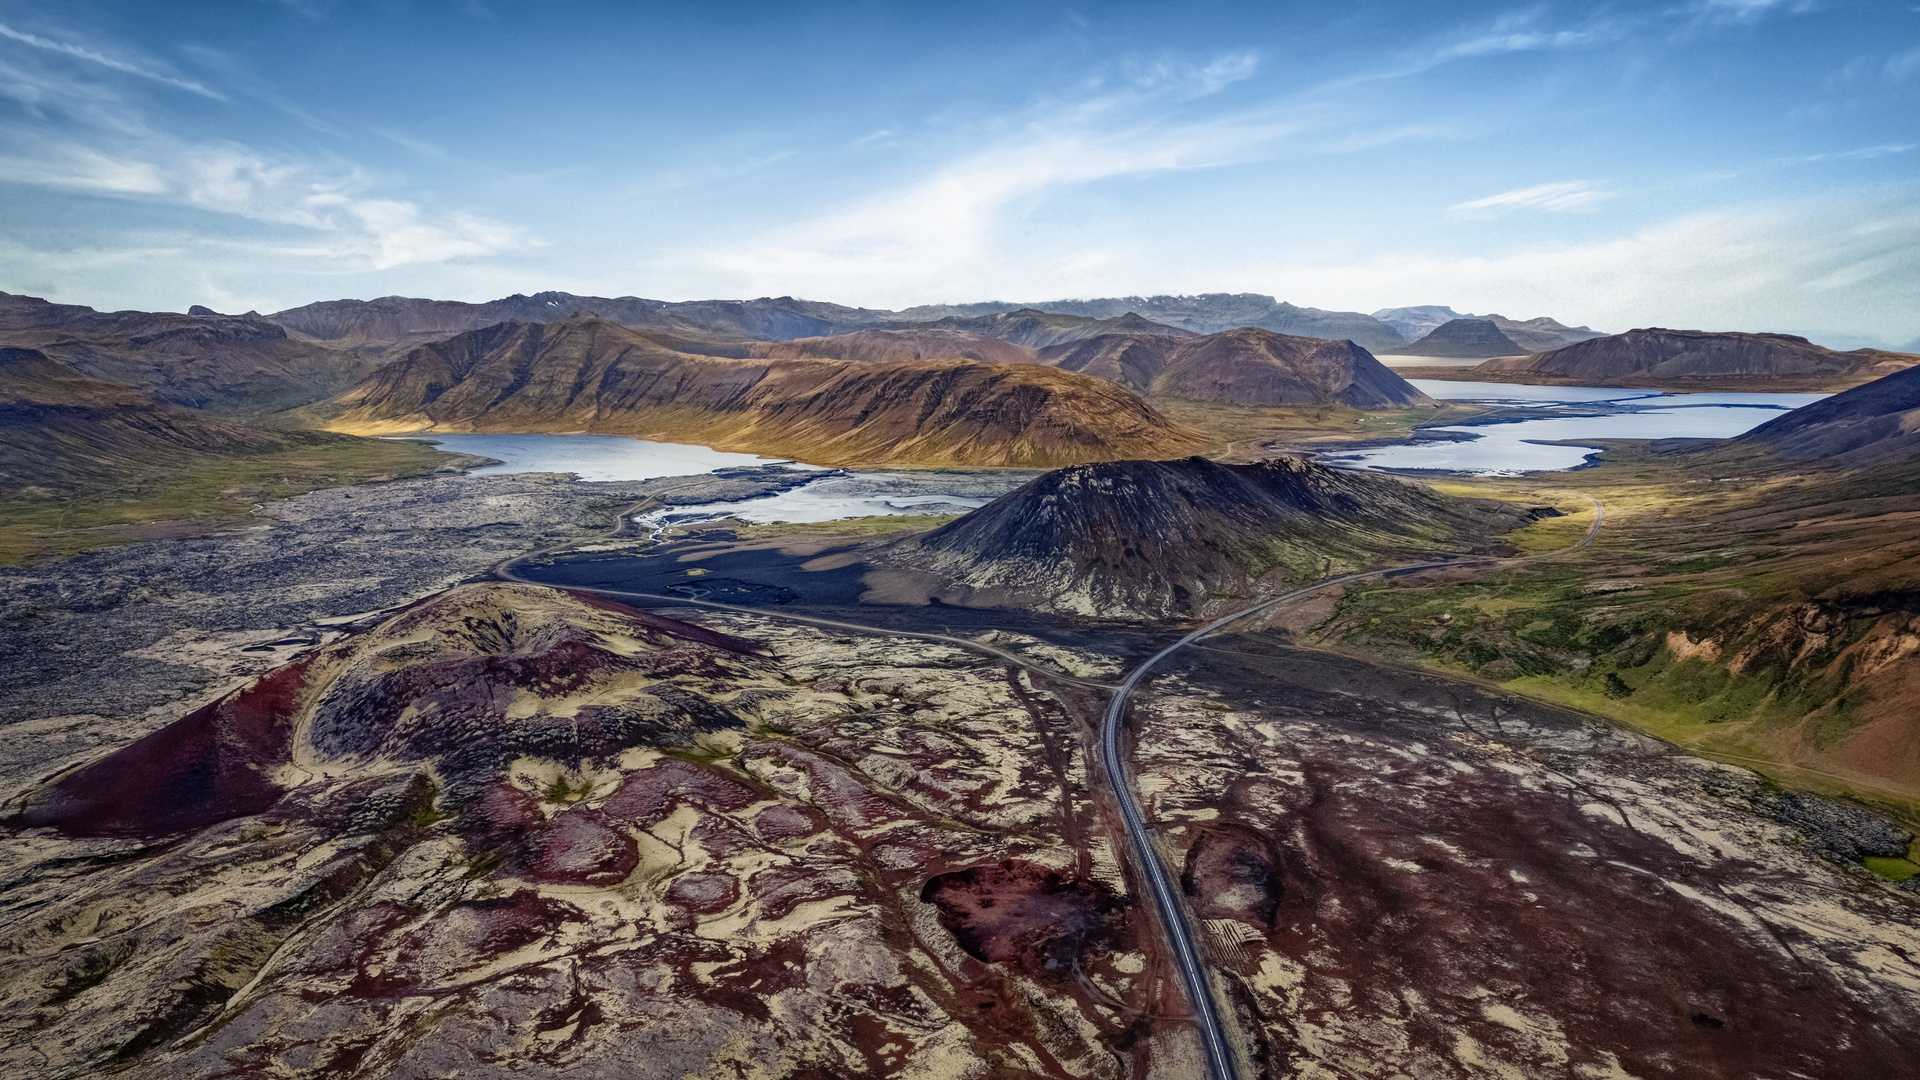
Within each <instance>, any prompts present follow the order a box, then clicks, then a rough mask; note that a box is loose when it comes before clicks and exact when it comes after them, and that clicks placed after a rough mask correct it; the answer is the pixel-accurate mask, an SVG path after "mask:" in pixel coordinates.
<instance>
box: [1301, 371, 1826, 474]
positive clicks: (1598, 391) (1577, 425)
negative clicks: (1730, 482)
mask: <svg viewBox="0 0 1920 1080" xmlns="http://www.w3.org/2000/svg"><path fill="white" fill-rule="evenodd" d="M1412 382H1413V385H1414V386H1415V387H1417V388H1418V389H1419V390H1421V391H1422V392H1424V393H1426V394H1427V395H1428V396H1429V397H1435V398H1440V399H1442V400H1447V401H1461V402H1475V403H1484V404H1488V405H1503V406H1508V407H1516V408H1527V409H1539V410H1541V412H1543V413H1548V414H1549V415H1543V416H1541V417H1540V418H1539V419H1533V418H1528V419H1525V420H1517V421H1507V422H1502V423H1495V424H1459V425H1452V426H1448V427H1442V428H1438V429H1436V430H1439V431H1446V432H1458V433H1460V434H1464V435H1470V436H1472V438H1470V439H1468V440H1466V441H1463V442H1423V443H1416V444H1412V445H1408V446H1385V447H1376V448H1373V449H1367V450H1355V451H1350V452H1332V453H1326V454H1322V455H1320V459H1321V460H1322V461H1325V462H1327V463H1329V464H1335V465H1339V466H1342V467H1344V468H1349V469H1354V468H1358V469H1441V470H1446V471H1448V472H1458V473H1471V474H1474V475H1479V476H1518V475H1520V474H1522V473H1529V472H1551V471H1556V470H1562V469H1573V468H1578V467H1579V466H1581V465H1583V464H1585V463H1586V462H1587V461H1588V460H1590V459H1591V458H1592V457H1593V456H1594V455H1595V454H1597V453H1598V452H1599V444H1598V443H1589V444H1587V445H1584V446H1580V445H1575V446H1555V445H1548V444H1549V443H1553V442H1563V441H1575V442H1577V441H1579V440H1597V439H1676V438H1694V439H1725V438H1731V437H1732V436H1735V435H1739V434H1743V433H1745V432H1747V431H1751V430H1753V429H1754V428H1756V427H1759V426H1760V425H1761V424H1764V423H1766V422H1767V421H1768V420H1772V419H1774V418H1775V417H1777V416H1781V415H1784V414H1785V413H1786V412H1787V411H1788V410H1791V409H1796V408H1799V407H1800V406H1802V405H1807V404H1811V403H1812V402H1815V401H1819V400H1820V399H1821V398H1824V397H1826V396H1828V395H1826V394H1747V393H1727V394H1666V393H1661V392H1660V391H1657V390H1622V389H1618V388H1610V387H1597V386H1520V385H1516V384H1510V383H1472V382H1441V381H1438V380H1426V379H1417V380H1412ZM1602 405H1603V406H1614V407H1618V408H1619V409H1620V410H1621V411H1618V412H1614V413H1611V414H1609V415H1605V416H1577V415H1575V416H1553V415H1550V413H1551V412H1552V411H1555V410H1562V411H1579V410H1581V409H1583V408H1586V409H1591V408H1592V407H1593V406H1602Z"/></svg>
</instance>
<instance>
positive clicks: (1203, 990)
mask: <svg viewBox="0 0 1920 1080" xmlns="http://www.w3.org/2000/svg"><path fill="white" fill-rule="evenodd" d="M1587 501H1589V502H1591V503H1593V511H1594V513H1593V525H1592V527H1590V528H1589V529H1588V530H1587V533H1586V535H1585V536H1583V537H1581V538H1580V540H1579V542H1578V543H1575V544H1573V545H1571V546H1569V547H1564V548H1559V549H1557V550H1554V551H1549V552H1544V553H1542V554H1539V555H1526V556H1522V557H1520V558H1498V557H1494V556H1487V557H1484V558H1477V559H1444V560H1441V561H1438V562H1430V563H1417V564H1415V565H1412V566H1395V567H1391V568H1389V569H1386V570H1372V571H1368V572H1365V573H1360V574H1348V575H1347V576H1345V577H1337V578H1334V579H1332V580H1330V581H1323V582H1321V583H1320V584H1318V585H1313V586H1310V587H1308V588H1305V589H1296V590H1294V591H1293V592H1290V593H1286V594H1285V595H1282V596H1276V597H1274V598H1273V599H1271V600H1263V601H1261V602H1260V603H1258V604H1254V605H1252V606H1251V607H1247V608H1243V609H1241V610H1239V611H1236V612H1234V613H1233V614H1231V615H1228V616H1226V617H1224V618H1220V619H1215V620H1214V621H1213V622H1210V623H1208V624H1207V625H1205V626H1203V627H1201V628H1200V629H1198V630H1195V631H1194V632H1193V633H1191V634H1188V635H1187V636H1186V637H1183V638H1181V639H1180V640H1179V641H1176V642H1174V643H1173V644H1171V645H1169V646H1167V647H1166V648H1164V649H1161V650H1160V651H1159V652H1157V653H1154V654H1153V655H1152V656H1150V657H1148V658H1147V659H1146V661H1145V662H1143V663H1142V664H1140V666H1138V667H1136V668H1134V669H1133V670H1132V671H1131V672H1129V673H1128V674H1127V678H1126V680H1125V681H1124V682H1122V683H1121V684H1120V690H1119V692H1118V693H1116V694H1114V695H1113V703H1112V704H1111V705H1109V706H1107V719H1106V723H1105V725H1103V727H1102V728H1101V732H1100V757H1101V761H1102V763H1103V764H1104V765H1105V766H1106V770H1107V780H1108V783H1109V784H1110V785H1111V786H1112V788H1113V796H1114V798H1115V800H1117V801H1118V802H1119V803H1120V816H1121V818H1122V820H1123V821H1124V822H1125V824H1126V827H1127V839H1128V840H1129V841H1131V842H1132V844H1133V853H1134V861H1135V863H1136V864H1137V865H1138V867H1139V870H1140V873H1141V874H1142V875H1143V876H1144V877H1145V878H1146V879H1147V886H1148V890H1149V891H1150V892H1151V893H1152V895H1153V906H1154V910H1155V912H1156V913H1157V914H1158V915H1159V917H1160V925H1161V927H1162V928H1163V929H1164V930H1165V931H1166V935H1167V944H1168V946H1169V947H1171V949H1172V950H1173V958H1174V962H1175V963H1176V964H1177V965H1178V966H1179V968H1180V982H1181V984H1182V986H1183V987H1184V988H1185V990H1186V992H1187V1001H1188V1003H1189V1005H1190V1006H1191V1007H1192V1009H1193V1018H1194V1023H1195V1024H1196V1025H1198V1026H1199V1028H1200V1041H1201V1045H1202V1049H1203V1050H1204V1051H1205V1054H1206V1059H1207V1075H1208V1076H1209V1077H1210V1078H1211V1080H1236V1078H1237V1077H1238V1076H1239V1074H1240V1070H1239V1066H1238V1064H1237V1063H1236V1059H1235V1056H1234V1053H1233V1050H1232V1049H1231V1048H1230V1047H1229V1045H1228V1042H1227V1032H1226V1028H1225V1026H1224V1025H1223V1024H1221V1022H1220V1011H1219V1008H1218V1006H1217V1005H1216V1004H1215V1002H1214V999H1213V988H1212V987H1211V986H1210V985H1209V984H1208V981H1207V969H1206V966H1205V964H1203V963H1202V962H1201V960H1200V952H1199V950H1198V949H1197V948H1196V947H1195V946H1194V942H1193V928H1192V926H1191V925H1190V924H1189V923H1188V921H1187V912H1186V906H1185V904H1184V903H1182V901H1181V899H1180V894H1179V893H1178V892H1176V891H1175V890H1174V887H1173V877H1172V875H1171V874H1169V873H1168V872H1167V867H1166V864H1165V863H1164V862H1162V861H1161V858H1160V853H1159V851H1158V850H1157V849H1156V848H1155V847H1154V846H1153V836H1152V834H1150V833H1149V832H1148V831H1147V819H1146V815H1145V814H1144V813H1143V812H1142V811H1141V809H1140V800H1139V799H1138V798H1136V797H1135V796H1134V787H1133V782H1132V780H1131V777H1130V773H1129V772H1128V770H1127V767H1126V766H1127V763H1126V755H1125V754H1123V753H1122V752H1121V747H1120V732H1121V729H1123V728H1125V727H1126V723H1127V699H1128V698H1129V697H1130V696H1131V695H1132V694H1133V689H1134V687H1136V686H1138V685H1139V684H1140V681H1141V680H1142V679H1145V678H1146V677H1147V673H1148V672H1150V671H1152V670H1153V668H1154V667H1155V666H1157V665H1158V664H1159V663H1160V661H1162V660H1165V659H1166V658H1167V657H1169V656H1172V655H1173V654H1174V653H1176V652H1178V651H1180V650H1181V649H1184V648H1186V647H1187V646H1189V645H1192V644H1193V643H1194V642H1196V641H1199V640H1200V639H1201V638H1204V637H1207V636H1209V635H1212V634H1215V633H1218V632H1219V631H1221V630H1223V629H1225V628H1226V627H1227V626H1229V625H1231V624H1233V623H1236V622H1239V621H1240V620H1241V619H1244V618H1246V617H1247V616H1249V615H1257V614H1259V613H1260V612H1263V611H1268V610H1271V609H1273V608H1276V607H1279V606H1280V605H1282V604H1286V603H1290V602H1292V601H1294V600H1298V599H1300V598H1301V597H1303V596H1308V595H1311V594H1313V593H1317V592H1319V591H1320V590H1322V589H1330V588H1332V587H1333V586H1335V585H1345V584H1347V583H1348V582H1352V581H1363V580H1365V579H1367V578H1377V577H1385V576H1386V575H1388V574H1404V573H1408V572H1410V571H1414V570H1433V569H1438V568H1440V567H1443V566H1473V565H1476V564H1479V563H1489V562H1516V563H1517V562H1530V561H1532V560H1534V559H1544V558H1549V557H1551V556H1555V555H1563V554H1565V553H1567V552H1569V551H1573V550H1575V549H1577V548H1582V547H1585V546H1587V545H1588V544H1590V543H1592V542H1593V538H1594V537H1595V536H1596V535H1598V534H1599V532H1600V524H1601V522H1603V521H1604V520H1606V508H1604V507H1602V506H1601V505H1600V501H1599V500H1598V499H1594V498H1592V497H1590V496H1589V497H1588V499H1587Z"/></svg>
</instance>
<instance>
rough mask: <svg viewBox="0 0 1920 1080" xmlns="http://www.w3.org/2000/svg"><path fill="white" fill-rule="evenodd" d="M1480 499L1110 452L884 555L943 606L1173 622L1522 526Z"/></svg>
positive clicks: (1267, 468) (1381, 482)
mask: <svg viewBox="0 0 1920 1080" xmlns="http://www.w3.org/2000/svg"><path fill="white" fill-rule="evenodd" d="M1485 509H1486V510H1488V511H1489V512H1487V513H1474V512H1472V511H1470V510H1469V504H1468V503H1466V502H1464V501H1462V500H1456V499H1450V498H1447V497H1445V496H1442V495H1439V494H1436V493H1435V492H1433V491H1431V490H1430V489H1428V488H1425V487H1420V486H1417V485H1413V484H1408V483H1405V482H1403V481H1399V480H1395V479H1392V478H1389V477H1383V476H1375V475H1369V474H1359V473H1345V472H1336V471H1334V470H1332V469H1328V468H1326V467H1324V466H1321V465H1315V464H1312V463H1310V462H1305V461H1298V460H1293V459H1278V460H1273V461H1265V462H1261V463H1259V464H1257V465H1223V464H1220V463H1218V462H1214V461H1208V460H1206V459H1205V458H1189V459H1187V460H1184V461H1118V462H1108V463H1104V464H1098V465H1083V466H1077V467H1074V468H1069V469H1060V470H1057V471H1055V472H1051V473H1048V474H1046V475H1045V476H1042V477H1040V478H1038V479H1036V480H1034V481H1032V482H1031V483H1029V484H1027V485H1026V486H1025V487H1022V488H1020V489H1019V490H1017V491H1014V492H1012V493H1010V494H1008V495H1005V496H1002V497H1001V498H999V499H998V500H996V501H994V502H992V503H990V504H988V505H987V506H984V507H982V508H981V509H979V510H975V511H974V512H972V513H970V514H968V515H966V516H965V517H962V518H960V519H959V520H958V521H955V522H952V523H950V524H948V525H945V526H943V527H941V528H939V529H936V530H934V531H932V532H930V533H926V534H923V535H920V536H916V537H912V538H909V539H906V540H904V541H901V542H898V543H896V545H895V546H894V549H893V551H892V553H891V555H890V558H891V561H892V562H893V563H894V564H895V565H900V566H907V567H913V568H916V569H919V570H922V571H924V572H926V573H928V574H930V575H932V577H933V578H934V580H935V581H937V582H941V583H943V584H941V585H939V586H938V587H937V588H936V591H935V592H934V594H933V595H934V598H935V599H937V600H939V601H940V602H942V603H949V604H963V605H969V606H983V607H984V606H1008V607H1024V608H1033V609H1037V610H1041V611H1053V612H1062V613H1069V614H1075V615H1086V616H1094V617H1100V618H1169V617H1175V618H1180V617H1190V616H1195V615H1202V614H1205V613H1208V612H1211V611H1214V610H1216V609H1218V608H1220V607H1221V606H1222V605H1223V604H1224V605H1226V606H1238V605H1240V604H1242V603H1244V602H1245V601H1246V600H1247V599H1248V598H1249V597H1252V596H1254V595H1257V594H1259V593H1262V592H1265V591H1268V590H1272V589H1278V588H1281V587H1283V586H1297V585H1299V584H1303V583H1305V582H1307V581H1310V580H1315V579H1318V578H1320V577H1323V576H1326V575H1327V574H1329V573H1339V572H1346V571H1349V570H1351V569H1354V568H1357V567H1359V566H1362V565H1369V564H1371V563H1372V562H1373V561H1374V560H1376V559H1379V558H1382V557H1385V556H1386V555H1387V554H1389V553H1392V554H1396V555H1404V554H1406V553H1409V552H1432V551H1435V550H1469V549H1472V548H1473V547H1475V546H1476V545H1484V544H1485V543H1486V542H1487V532H1486V530H1487V529H1489V528H1495V527H1502V528H1514V527H1517V525H1518V524H1521V523H1523V522H1524V520H1525V518H1524V516H1522V515H1520V513H1519V512H1518V511H1514V510H1512V509H1511V508H1503V507H1498V506H1487V507H1485Z"/></svg>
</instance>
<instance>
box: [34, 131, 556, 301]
mask: <svg viewBox="0 0 1920 1080" xmlns="http://www.w3.org/2000/svg"><path fill="white" fill-rule="evenodd" d="M26 148H27V149H29V150H30V151H31V152H29V153H15V154H11V155H7V156H3V157H0V180H4V181H11V182H13V183H19V184H31V185H34V186H37V187H49V188H56V189H64V190H69V191H80V192H86V193H89V194H94V195H102V196H107V197H117V198H129V199H139V200H142V201H151V202H163V203H171V204H174V205H178V206H187V207H192V208H195V209H199V210H205V211H210V212H213V213H216V214H224V215H230V216H232V217H235V218H240V219H244V220H247V221H253V222H260V223H263V224H267V225H279V226H295V227H298V228H301V229H307V230H312V231H314V232H316V233H319V234H322V238H317V239H316V241H313V242H309V250H313V251H318V250H326V251H330V252H331V253H332V255H333V257H335V258H338V259H341V260H346V261H349V262H352V263H355V264H359V265H364V266H369V267H372V268H374V269H387V268H390V267H395V266H404V265H407V264H410V263H431V262H443V261H446V260H448V259H456V258H466V257H472V256H479V255H489V254H493V253H495V252H500V251H505V250H509V249H513V248H518V247H524V246H527V245H528V243H529V237H528V236H527V234H526V233H525V231H524V230H522V229H520V228H518V227H516V226H511V225H507V224H503V223H501V222H497V221H491V220H488V219H486V218H482V217H479V216H476V215H473V214H467V213H459V212H453V213H445V214H439V215H431V214H429V213H428V212H427V211H425V210H423V209H422V208H421V207H420V206H418V205H416V204H414V203H411V202H406V201H402V200H398V199H392V198H383V197H380V196H378V195H375V194H372V193H371V188H372V186H373V185H372V183H371V181H370V180H369V179H368V178H367V177H366V176H365V175H364V174H362V173H360V172H359V171H357V170H353V169H344V170H343V169H325V168H320V167H316V166H314V165H312V164H309V163H306V162H300V161H289V160H279V161H276V160H272V159H269V158H267V157H265V156H263V155H260V154H258V153H255V152H253V151H251V150H249V149H247V148H245V147H242V146H238V145H231V144H214V145H194V144H186V143H178V142H175V141H173V140H170V139H167V138H164V137H161V136H158V135H153V134H150V135H149V137H148V138H147V139H146V140H144V145H141V146H138V147H129V148H126V149H125V150H122V151H120V152H108V151H104V150H100V149H95V148H93V147H89V146H85V145H81V144H76V143H54V142H46V141H36V140H28V141H27V142H26ZM316 243H317V245H318V246H317V247H315V246H312V245H313V244H316Z"/></svg>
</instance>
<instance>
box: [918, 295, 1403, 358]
mask: <svg viewBox="0 0 1920 1080" xmlns="http://www.w3.org/2000/svg"><path fill="white" fill-rule="evenodd" d="M1021 308H1037V309H1039V310H1042V311H1050V312H1057V313H1059V314H1062V315H1084V316H1086V317H1088V318H1093V319H1111V318H1114V317H1116V316H1121V315H1127V314H1133V315H1138V316H1140V317H1142V318H1145V319H1150V320H1152V321H1154V322H1158V323H1165V324H1167V325H1169V326H1177V327H1179V328H1181V329H1183V330H1191V331H1193V332H1194V333H1197V334H1215V333H1219V332H1220V331H1222V330H1237V329H1240V328H1241V327H1247V326H1251V327H1257V328H1259V329H1262V330H1272V331H1273V332H1275V333H1278V334H1289V335H1292V336H1294V337H1317V338H1326V339H1328V340H1329V341H1351V342H1353V343H1354V344H1356V345H1358V346H1360V347H1361V348H1363V349H1370V350H1373V351H1375V352H1383V351H1391V350H1392V349H1394V348H1396V347H1398V346H1400V345H1404V344H1406V340H1407V339H1406V338H1404V337H1403V336H1401V334H1400V332H1399V331H1397V330H1395V329H1394V328H1393V327H1391V326H1388V325H1387V324H1385V323H1383V322H1381V321H1380V320H1378V319H1376V318H1374V317H1373V316H1371V315H1362V314H1361V313H1360V312H1357V311H1324V310H1322V309H1320V308H1310V307H1298V306H1296V305H1293V304H1289V303H1285V302H1283V301H1279V300H1276V299H1274V298H1273V297H1271V296H1266V295H1263V294H1261V293H1202V294H1199V295H1196V296H1167V295H1160V296H1118V297H1108V298H1105V299H1098V300H1048V301H1044V302H1042V303H1034V304H1006V303H984V304H950V305H930V306H927V307H916V308H908V309H906V310H905V311H902V312H900V313H899V315H900V317H902V318H906V319H937V318H949V317H970V316H980V315H991V314H996V313H1003V312H1008V311H1015V310H1019V309H1021Z"/></svg>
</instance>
